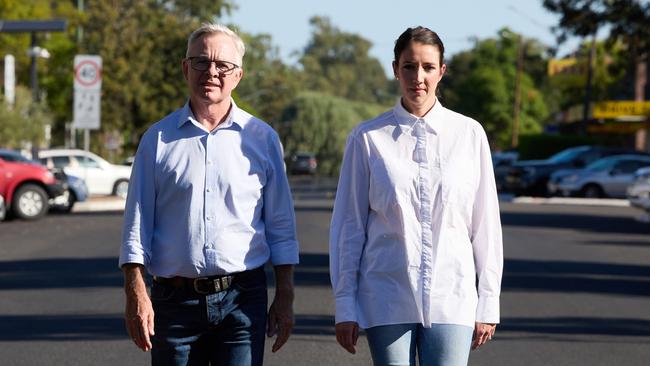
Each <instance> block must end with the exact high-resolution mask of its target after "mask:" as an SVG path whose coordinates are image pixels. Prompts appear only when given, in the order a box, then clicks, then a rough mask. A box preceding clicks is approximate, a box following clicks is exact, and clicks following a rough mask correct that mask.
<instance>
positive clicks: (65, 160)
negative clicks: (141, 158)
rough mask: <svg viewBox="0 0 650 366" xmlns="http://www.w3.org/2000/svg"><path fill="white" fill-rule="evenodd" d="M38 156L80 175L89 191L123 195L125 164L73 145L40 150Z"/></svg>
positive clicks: (126, 177) (126, 185)
mask: <svg viewBox="0 0 650 366" xmlns="http://www.w3.org/2000/svg"><path fill="white" fill-rule="evenodd" d="M38 158H39V161H40V162H41V163H42V164H43V165H45V166H47V167H48V168H59V169H63V171H64V172H65V173H66V174H69V175H73V176H75V177H79V178H82V179H83V180H84V181H85V182H86V185H87V186H88V193H89V194H101V195H115V196H119V197H122V198H126V194H127V192H128V190H129V179H130V177H131V167H129V166H123V165H114V164H111V163H109V162H107V161H106V160H104V159H102V158H101V157H99V156H97V155H95V154H93V153H91V152H87V151H83V150H76V149H51V150H41V151H40V152H39V154H38Z"/></svg>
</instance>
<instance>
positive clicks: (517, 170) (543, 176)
mask: <svg viewBox="0 0 650 366" xmlns="http://www.w3.org/2000/svg"><path fill="white" fill-rule="evenodd" d="M631 152H632V151H631V150H629V149H623V148H618V147H605V146H577V147H571V148H568V149H565V150H562V151H560V152H559V153H557V154H555V155H553V156H551V157H550V158H548V159H546V160H522V161H519V162H517V163H515V164H514V165H513V166H512V168H511V169H510V171H509V172H508V175H507V176H506V182H505V189H506V191H508V192H511V193H514V194H516V195H533V196H546V195H548V191H547V183H548V180H549V177H550V176H551V173H553V172H554V171H556V170H558V169H575V168H584V167H585V166H587V165H589V164H590V163H592V162H594V161H596V160H598V159H600V158H603V157H606V156H611V155H621V154H626V153H631Z"/></svg>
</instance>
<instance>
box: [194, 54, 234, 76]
mask: <svg viewBox="0 0 650 366" xmlns="http://www.w3.org/2000/svg"><path fill="white" fill-rule="evenodd" d="M187 60H188V61H189V62H190V66H192V68H193V69H194V70H196V71H208V70H209V69H210V65H212V63H214V66H215V67H216V68H217V71H218V72H219V73H220V74H222V75H230V74H232V72H233V71H235V69H236V68H238V67H239V65H236V64H233V63H232V62H228V61H221V60H210V59H209V58H207V57H200V56H199V57H188V58H187Z"/></svg>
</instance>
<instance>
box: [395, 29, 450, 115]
mask: <svg viewBox="0 0 650 366" xmlns="http://www.w3.org/2000/svg"><path fill="white" fill-rule="evenodd" d="M445 68H446V66H445V64H442V65H441V64H440V51H439V50H438V47H436V46H432V45H429V44H424V43H419V42H411V43H410V44H409V45H408V46H407V47H406V48H405V49H404V51H402V54H401V55H400V57H399V60H397V64H396V63H395V62H393V72H394V73H395V78H396V79H397V80H399V85H400V89H401V90H402V103H403V105H404V107H405V108H406V110H408V111H409V112H410V113H412V114H413V115H416V116H418V117H422V116H424V115H425V114H426V113H427V112H428V111H429V110H430V109H431V108H432V107H433V105H434V104H435V103H436V88H437V87H438V83H439V82H440V79H442V75H443V74H444V73H445Z"/></svg>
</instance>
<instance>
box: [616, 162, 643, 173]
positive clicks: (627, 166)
mask: <svg viewBox="0 0 650 366" xmlns="http://www.w3.org/2000/svg"><path fill="white" fill-rule="evenodd" d="M641 166H642V165H641V162H638V161H635V160H624V161H621V162H619V163H618V164H616V170H617V171H618V172H619V174H631V173H634V172H635V171H636V170H637V169H639V168H640V167H641Z"/></svg>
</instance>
